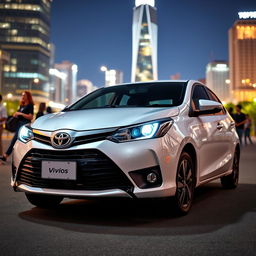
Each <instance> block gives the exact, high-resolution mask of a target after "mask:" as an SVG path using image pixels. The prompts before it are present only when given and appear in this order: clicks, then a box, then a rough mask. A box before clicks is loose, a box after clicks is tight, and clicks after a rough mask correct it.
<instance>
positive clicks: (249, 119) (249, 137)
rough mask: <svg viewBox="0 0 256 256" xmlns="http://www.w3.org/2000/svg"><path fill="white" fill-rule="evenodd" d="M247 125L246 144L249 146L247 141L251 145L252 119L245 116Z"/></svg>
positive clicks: (245, 128)
mask: <svg viewBox="0 0 256 256" xmlns="http://www.w3.org/2000/svg"><path fill="white" fill-rule="evenodd" d="M245 118H246V119H245V124H244V144H245V145H247V139H248V140H249V142H250V143H251V144H253V143H252V139H251V126H252V119H251V118H250V116H249V115H245Z"/></svg>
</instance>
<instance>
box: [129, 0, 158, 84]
mask: <svg viewBox="0 0 256 256" xmlns="http://www.w3.org/2000/svg"><path fill="white" fill-rule="evenodd" d="M132 30H133V43H132V75H131V81H132V82H137V81H150V80H157V16H156V8H155V0H135V7H134V11H133V28H132Z"/></svg>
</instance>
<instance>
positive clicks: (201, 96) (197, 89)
mask: <svg viewBox="0 0 256 256" xmlns="http://www.w3.org/2000/svg"><path fill="white" fill-rule="evenodd" d="M209 99H210V98H209V96H208V94H207V92H206V90H205V89H204V87H203V86H202V85H195V86H194V88H193V93H192V100H191V105H192V109H194V110H196V109H199V100H209Z"/></svg>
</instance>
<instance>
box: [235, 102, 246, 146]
mask: <svg viewBox="0 0 256 256" xmlns="http://www.w3.org/2000/svg"><path fill="white" fill-rule="evenodd" d="M245 119H246V117H245V114H244V113H242V106H241V105H240V104H238V105H236V114H235V115H234V120H235V124H236V132H237V135H238V137H239V141H240V145H241V146H242V138H243V135H244V124H245Z"/></svg>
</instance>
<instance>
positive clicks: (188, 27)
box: [51, 0, 256, 86]
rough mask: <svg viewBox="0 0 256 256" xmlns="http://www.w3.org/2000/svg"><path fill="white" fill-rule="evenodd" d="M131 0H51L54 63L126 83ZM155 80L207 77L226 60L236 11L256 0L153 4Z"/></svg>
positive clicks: (97, 81) (96, 79) (99, 79)
mask: <svg viewBox="0 0 256 256" xmlns="http://www.w3.org/2000/svg"><path fill="white" fill-rule="evenodd" d="M134 6H135V0H53V3H52V16H51V41H52V42H53V43H54V44H55V47H56V52H55V62H56V63H59V62H61V61H63V60H69V61H71V62H73V63H75V64H77V65H78V69H79V71H78V79H89V80H91V81H92V82H93V84H94V85H97V86H102V85H103V84H104V74H103V72H101V71H100V66H102V65H106V66H107V67H108V68H109V69H119V70H122V71H123V72H124V82H130V76H131V60H132V16H133V7H134ZM156 8H157V15H158V79H159V80H164V79H169V78H170V75H173V74H175V73H180V75H181V79H199V78H204V77H205V67H206V65H207V63H209V62H210V61H212V60H228V29H229V28H231V27H232V25H233V24H234V22H235V21H236V20H237V19H238V14H237V13H238V11H256V0H156Z"/></svg>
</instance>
